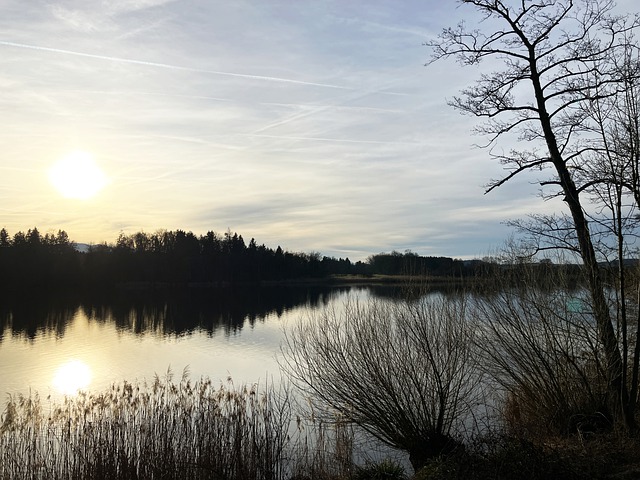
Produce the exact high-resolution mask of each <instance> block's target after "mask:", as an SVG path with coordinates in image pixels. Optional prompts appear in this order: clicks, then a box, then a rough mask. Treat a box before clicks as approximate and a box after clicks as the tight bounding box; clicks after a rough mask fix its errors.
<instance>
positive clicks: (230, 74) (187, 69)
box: [0, 40, 354, 90]
mask: <svg viewBox="0 0 640 480" xmlns="http://www.w3.org/2000/svg"><path fill="white" fill-rule="evenodd" d="M0 45H4V46H6V47H16V48H27V49H30V50H40V51H43V52H53V53H62V54H64V55H75V56H77V57H85V58H96V59H99V60H109V61H112V62H121V63H131V64H133V65H145V66H148V67H157V68H168V69H171V70H182V71H185V72H197V73H207V74H210V75H224V76H227V77H238V78H248V79H250V80H264V81H269V82H282V83H293V84H296V85H307V86H312V87H323V88H335V89H339V90H354V89H353V88H350V87H344V86H341V85H331V84H328V83H316V82H305V81H303V80H293V79H290V78H281V77H269V76H265V75H249V74H247V73H233V72H219V71H216V70H204V69H200V68H192V67H181V66H179V65H170V64H168V63H158V62H146V61H144V60H133V59H130V58H120V57H111V56H108V55H96V54H94V53H84V52H75V51H73V50H64V49H61V48H52V47H41V46H38V45H28V44H25V43H16V42H7V41H4V40H0Z"/></svg>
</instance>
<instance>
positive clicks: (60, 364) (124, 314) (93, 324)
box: [0, 287, 394, 398]
mask: <svg viewBox="0 0 640 480" xmlns="http://www.w3.org/2000/svg"><path fill="white" fill-rule="evenodd" d="M393 295H394V290H393V289H390V288H383V287H380V288H373V287H371V288H366V287H341V288H329V287H268V288H267V287H263V288H257V287H256V288H242V289H231V288H229V289H184V290H180V291H149V290H145V289H138V290H136V289H127V290H113V291H110V292H99V293H96V292H92V293H84V294H79V293H64V294H42V293H36V292H30V293H28V294H21V295H17V294H16V295H11V296H8V297H6V298H4V299H3V300H2V302H1V303H0V305H1V307H0V392H1V393H4V394H18V393H22V394H29V393H30V392H32V393H33V392H38V393H39V395H40V397H41V398H46V397H47V396H49V395H51V396H52V397H53V398H61V396H62V395H63V394H69V393H74V392H75V391H76V390H77V389H78V388H80V389H83V390H88V391H102V390H104V389H107V388H110V386H111V385H112V384H113V383H119V382H122V381H123V380H127V381H130V382H136V381H137V382H143V381H145V380H146V381H148V382H151V381H152V380H153V378H154V376H155V375H160V376H163V375H165V374H166V373H167V371H168V369H171V371H172V372H173V374H174V375H175V377H176V378H178V379H179V378H180V376H181V375H182V373H183V371H184V370H185V369H188V372H189V374H190V375H191V378H193V379H197V378H200V377H202V376H206V377H209V378H211V379H212V380H213V381H214V382H226V381H227V379H228V378H231V379H233V382H234V383H235V384H236V385H240V384H244V383H254V382H260V383H263V382H265V380H266V379H269V381H271V380H272V379H273V380H276V381H277V380H278V379H279V378H280V371H279V367H278V362H277V355H278V353H279V350H280V344H281V342H282V339H283V334H284V333H283V332H284V328H285V327H286V326H287V325H289V324H292V323H295V322H299V321H301V320H302V319H304V318H307V317H308V316H310V315H312V314H313V312H314V311H317V310H318V309H321V308H324V307H325V306H327V307H332V308H337V309H340V308H341V306H342V305H344V303H345V302H346V301H347V300H348V299H354V298H359V299H362V300H365V301H366V300H367V299H368V298H370V297H372V296H393Z"/></svg>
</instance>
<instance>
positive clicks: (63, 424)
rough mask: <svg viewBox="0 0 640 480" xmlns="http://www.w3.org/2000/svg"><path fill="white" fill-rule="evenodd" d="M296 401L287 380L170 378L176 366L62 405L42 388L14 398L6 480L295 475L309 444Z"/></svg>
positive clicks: (0, 468) (2, 439) (2, 473)
mask: <svg viewBox="0 0 640 480" xmlns="http://www.w3.org/2000/svg"><path fill="white" fill-rule="evenodd" d="M292 405H293V404H292V400H291V397H290V395H289V392H288V389H287V388H286V387H277V388H274V387H273V385H265V386H264V387H263V388H259V385H251V386H242V387H235V386H234V385H233V383H232V382H231V381H230V380H229V381H228V383H227V384H222V385H219V386H215V385H213V383H212V382H211V380H209V379H201V380H199V381H196V382H192V381H191V380H190V379H189V378H188V374H185V375H183V376H182V378H181V379H180V380H179V381H173V379H172V376H171V374H170V373H168V374H167V375H166V376H165V377H164V378H159V377H157V376H156V377H155V379H154V381H153V382H152V383H151V384H147V383H144V382H143V383H142V384H132V383H128V382H124V383H121V384H118V385H113V386H112V388H111V389H110V390H109V391H106V392H102V393H95V394H92V393H79V394H78V395H75V396H69V397H65V399H64V400H62V401H60V402H57V403H56V402H54V401H52V400H50V399H47V400H45V401H42V400H41V399H40V397H39V396H38V394H37V393H36V394H30V395H28V396H15V397H9V399H8V402H7V406H6V408H5V411H4V413H3V415H2V417H1V426H0V478H1V479H3V480H4V479H11V480H14V479H15V480H19V479H47V480H49V479H52V480H55V479H65V480H68V479H83V480H88V479H163V480H170V479H181V480H182V479H221V480H226V479H228V480H235V479H238V480H244V479H263V480H278V479H284V478H289V477H290V476H291V474H292V473H291V472H292V468H295V470H298V471H300V470H303V465H301V464H300V462H299V459H298V461H296V462H294V461H293V459H292V456H293V455H295V453H294V452H295V451H296V450H297V449H298V448H299V446H300V445H301V444H307V440H305V441H302V442H301V441H300V436H299V435H296V432H297V433H298V434H299V433H300V432H301V431H302V429H300V428H297V427H296V422H295V421H292V420H293V418H292V415H293V406H292ZM292 425H293V427H292ZM294 437H298V438H294ZM294 463H295V464H296V465H295V467H292V465H293V464H294ZM303 463H304V462H303Z"/></svg>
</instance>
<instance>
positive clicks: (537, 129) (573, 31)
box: [428, 0, 640, 429]
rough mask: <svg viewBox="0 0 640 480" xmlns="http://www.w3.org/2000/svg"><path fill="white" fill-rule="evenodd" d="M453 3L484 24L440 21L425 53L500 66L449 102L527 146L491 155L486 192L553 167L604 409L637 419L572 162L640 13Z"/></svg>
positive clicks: (577, 3) (613, 90)
mask: <svg viewBox="0 0 640 480" xmlns="http://www.w3.org/2000/svg"><path fill="white" fill-rule="evenodd" d="M461 3H462V4H463V5H470V6H473V7H475V8H476V9H477V10H478V11H479V12H480V13H481V14H482V15H483V16H484V22H485V24H486V25H487V32H486V33H485V32H482V31H481V30H475V29H469V28H468V27H467V26H466V25H465V24H464V23H461V24H459V25H458V26H457V27H456V28H449V29H445V30H444V31H443V32H442V33H441V35H440V36H439V37H438V38H437V39H436V40H434V41H431V42H429V43H428V46H429V47H431V49H432V61H435V60H438V59H441V58H446V57H454V58H457V59H458V60H459V61H460V62H461V63H462V64H466V65H473V64H478V63H480V62H481V61H482V60H484V59H487V58H494V59H497V60H500V61H501V65H502V69H501V70H498V71H495V72H492V73H489V74H483V75H482V76H481V77H480V79H479V80H478V81H477V82H476V83H475V84H474V85H473V86H472V87H470V88H468V89H465V90H463V92H462V95H461V96H459V97H455V98H454V99H453V101H452V102H451V104H452V105H453V106H454V107H455V108H457V109H459V110H460V111H462V112H463V113H466V114H470V115H475V116H477V117H480V118H483V119H484V120H485V121H484V122H483V124H482V125H481V126H480V127H478V129H477V131H478V133H480V134H483V135H486V136H488V144H487V145H488V146H491V145H494V144H495V142H497V141H498V140H500V139H503V138H504V139H505V140H506V139H507V138H505V137H508V138H511V139H512V140H513V138H512V136H513V135H515V140H516V141H517V142H522V141H526V142H529V144H530V145H532V148H530V149H528V150H524V149H518V150H512V151H511V152H509V153H508V154H499V155H494V156H495V157H496V158H497V159H498V160H499V161H500V162H501V163H502V164H503V165H504V166H505V168H506V169H507V170H508V174H507V175H506V176H505V177H504V178H501V179H498V180H495V181H492V182H491V183H490V184H489V185H488V188H487V192H490V191H491V190H493V189H494V188H496V187H499V186H500V185H503V184H504V183H505V182H507V181H508V180H510V179H511V178H513V177H515V176H516V175H518V174H520V173H522V172H525V171H529V170H542V169H547V168H548V169H550V171H551V172H552V174H551V176H550V177H549V178H547V179H544V180H543V181H541V186H542V188H543V189H545V190H544V191H545V194H546V195H559V196H561V197H562V198H563V200H564V202H565V203H566V205H567V207H568V210H569V218H570V219H571V226H572V228H573V230H574V231H575V239H576V241H577V251H578V252H579V255H580V257H581V259H582V263H583V264H584V266H585V270H586V272H587V279H588V286H589V292H590V296H591V304H592V308H593V315H594V318H595V319H596V323H597V335H598V340H599V342H600V344H601V346H602V349H603V352H604V356H605V359H606V361H605V365H606V371H607V383H608V386H609V388H608V391H609V396H610V400H609V404H610V407H611V411H612V412H613V415H614V417H615V418H616V419H620V420H622V422H623V423H624V424H626V425H627V426H628V427H629V428H631V429H635V421H634V416H633V408H632V407H631V405H632V404H633V403H635V401H636V400H635V399H632V398H630V395H629V391H628V387H627V385H626V383H625V382H624V373H623V369H624V366H623V360H622V354H621V352H620V348H619V344H618V338H617V336H616V330H615V328H614V321H613V319H612V317H611V315H610V311H609V305H608V303H607V299H606V296H605V285H604V283H603V279H602V275H601V271H600V267H599V265H598V257H597V255H596V249H595V247H594V242H593V233H592V230H591V229H590V225H589V218H588V215H587V214H586V211H585V208H584V205H583V203H584V202H583V199H582V198H581V193H583V186H582V185H578V184H577V183H576V182H577V181H579V180H580V179H581V177H580V175H577V174H576V172H578V171H580V169H581V168H582V166H583V165H584V162H585V161H587V160H588V155H589V153H590V152H592V147H591V145H590V143H589V142H588V141H585V140H584V135H585V134H588V133H589V132H590V127H591V126H590V125H589V121H590V118H589V115H588V114H587V113H586V112H587V110H588V108H586V107H587V106H588V105H590V104H591V103H592V102H593V101H597V100H599V99H604V98H608V97H612V96H615V95H617V94H618V93H619V92H620V91H622V89H623V88H624V82H623V79H622V78H621V76H620V72H619V69H618V68H617V67H616V64H615V61H614V59H615V58H616V57H617V56H619V55H620V54H621V53H622V52H623V51H624V48H625V45H626V44H627V41H628V39H629V35H630V33H631V32H632V31H634V30H635V29H637V28H638V26H639V24H640V19H639V18H638V16H635V17H633V18H631V19H630V20H627V19H626V18H623V17H616V16H614V15H613V14H612V10H613V7H614V3H613V2H612V1H610V0H536V1H532V0H522V1H520V2H508V1H503V0H462V2H461ZM549 188H551V191H549V190H548V189H549Z"/></svg>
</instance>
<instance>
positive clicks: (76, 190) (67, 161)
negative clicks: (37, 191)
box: [49, 151, 107, 200]
mask: <svg viewBox="0 0 640 480" xmlns="http://www.w3.org/2000/svg"><path fill="white" fill-rule="evenodd" d="M49 181H50V182H51V184H52V185H53V186H54V187H55V188H56V190H58V191H59V192H60V193H61V194H62V196H63V197H65V198H75V199H81V200H86V199H88V198H91V197H93V196H94V195H95V194H97V193H98V192H99V191H100V190H102V188H104V186H105V185H106V184H107V177H106V176H105V174H104V172H103V171H102V170H101V169H100V167H98V165H96V162H95V161H94V159H93V156H92V155H91V154H90V153H87V152H80V151H77V152H72V153H70V154H69V155H67V156H65V157H63V158H61V159H60V160H58V161H57V162H56V163H55V164H54V165H53V167H51V169H50V170H49Z"/></svg>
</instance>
